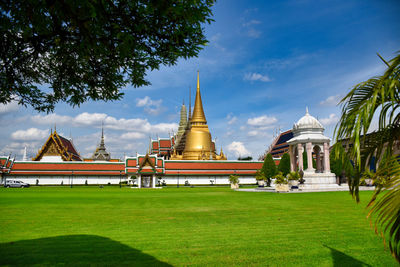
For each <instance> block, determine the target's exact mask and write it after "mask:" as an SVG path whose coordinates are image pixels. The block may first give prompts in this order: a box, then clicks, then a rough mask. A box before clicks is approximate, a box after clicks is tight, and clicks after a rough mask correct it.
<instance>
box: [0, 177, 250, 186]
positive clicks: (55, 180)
mask: <svg viewBox="0 0 400 267" xmlns="http://www.w3.org/2000/svg"><path fill="white" fill-rule="evenodd" d="M6 179H7V180H18V181H23V182H25V183H28V184H30V185H36V182H37V180H38V184H39V185H61V183H62V184H63V185H70V184H71V182H72V184H73V185H84V184H86V181H87V184H88V185H106V184H113V185H117V184H119V181H120V177H119V176H78V175H77V176H73V177H72V176H23V175H21V176H14V175H13V176H11V175H6ZM128 180H130V179H128V178H127V177H126V176H121V181H122V182H125V181H128ZM158 180H161V182H165V183H166V184H167V185H177V184H178V180H179V185H185V184H186V181H187V182H188V183H189V184H190V185H228V184H229V176H183V175H180V176H179V177H178V176H162V177H157V178H156V184H158ZM133 181H134V184H137V182H136V179H133ZM2 183H3V181H2ZM239 183H240V184H255V183H256V179H255V178H254V177H253V176H239Z"/></svg>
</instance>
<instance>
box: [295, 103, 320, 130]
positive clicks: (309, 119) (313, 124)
mask: <svg viewBox="0 0 400 267" xmlns="http://www.w3.org/2000/svg"><path fill="white" fill-rule="evenodd" d="M306 128H308V129H322V130H323V129H324V127H323V126H322V124H321V123H320V122H319V121H318V120H317V119H316V118H314V117H313V116H311V115H310V113H308V108H306V115H304V116H303V117H301V119H300V120H299V121H298V122H297V123H295V124H294V126H293V130H298V129H306Z"/></svg>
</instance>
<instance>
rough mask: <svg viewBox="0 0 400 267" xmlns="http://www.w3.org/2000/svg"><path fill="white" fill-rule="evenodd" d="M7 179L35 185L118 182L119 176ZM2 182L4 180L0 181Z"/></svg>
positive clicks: (13, 177)
mask: <svg viewBox="0 0 400 267" xmlns="http://www.w3.org/2000/svg"><path fill="white" fill-rule="evenodd" d="M6 179H7V180H18V181H23V182H25V183H28V184H30V185H36V183H37V181H38V184H39V185H61V184H63V185H70V184H71V183H72V184H73V185H84V184H86V181H87V184H88V185H101V184H104V185H105V184H119V180H120V178H119V176H74V177H72V178H71V176H6ZM121 181H127V179H126V177H124V176H122V177H121ZM2 183H4V181H2Z"/></svg>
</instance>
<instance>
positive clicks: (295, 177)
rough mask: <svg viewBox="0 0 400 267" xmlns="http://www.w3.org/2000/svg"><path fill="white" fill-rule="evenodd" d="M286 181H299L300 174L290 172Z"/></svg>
mask: <svg viewBox="0 0 400 267" xmlns="http://www.w3.org/2000/svg"><path fill="white" fill-rule="evenodd" d="M288 179H289V180H295V181H298V180H300V173H299V172H290V173H289V174H288Z"/></svg>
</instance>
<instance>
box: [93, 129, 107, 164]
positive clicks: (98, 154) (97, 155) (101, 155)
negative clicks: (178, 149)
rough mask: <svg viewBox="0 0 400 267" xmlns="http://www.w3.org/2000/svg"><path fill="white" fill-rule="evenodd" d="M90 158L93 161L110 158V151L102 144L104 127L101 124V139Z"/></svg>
mask: <svg viewBox="0 0 400 267" xmlns="http://www.w3.org/2000/svg"><path fill="white" fill-rule="evenodd" d="M92 159H93V160H94V161H109V160H110V159H111V156H110V153H108V152H107V151H106V146H105V144H104V129H103V124H102V125H101V140H100V144H99V146H98V147H97V148H96V151H95V152H94V154H93V156H92Z"/></svg>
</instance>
